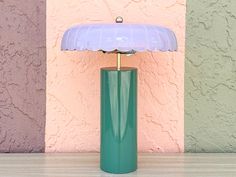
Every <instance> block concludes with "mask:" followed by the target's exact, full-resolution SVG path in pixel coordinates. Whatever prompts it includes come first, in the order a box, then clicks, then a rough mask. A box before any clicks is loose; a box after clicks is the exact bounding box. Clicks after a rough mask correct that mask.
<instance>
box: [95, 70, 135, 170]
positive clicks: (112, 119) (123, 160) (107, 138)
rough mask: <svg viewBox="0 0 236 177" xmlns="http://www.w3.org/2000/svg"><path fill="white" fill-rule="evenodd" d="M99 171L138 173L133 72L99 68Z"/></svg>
mask: <svg viewBox="0 0 236 177" xmlns="http://www.w3.org/2000/svg"><path fill="white" fill-rule="evenodd" d="M100 167H101V169H102V170H103V171H106V172H109V173H129V172H132V171H135V170H136V169H137V69H136V68H129V67H122V68H120V70H117V68H101V155H100Z"/></svg>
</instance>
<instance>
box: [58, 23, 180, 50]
mask: <svg viewBox="0 0 236 177" xmlns="http://www.w3.org/2000/svg"><path fill="white" fill-rule="evenodd" d="M61 49H62V50H91V51H99V50H101V51H106V52H111V51H119V52H140V51H176V50H177V42H176V37H175V34H174V33H173V32H172V31H171V30H170V29H168V28H165V27H160V26H154V25H141V24H123V23H116V24H89V25H78V26H74V27H72V28H69V29H68V30H67V31H66V32H65V33H64V36H63V39H62V43H61Z"/></svg>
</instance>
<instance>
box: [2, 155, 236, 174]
mask: <svg viewBox="0 0 236 177" xmlns="http://www.w3.org/2000/svg"><path fill="white" fill-rule="evenodd" d="M45 176H46V177H117V176H119V177H159V176H160V177H228V176H230V177H231V176H232V177H236V154H226V153H225V154H220V153H218V154H209V153H208V154H207V153H205V154H203V153H202V154H151V153H147V154H139V163H138V170H137V171H136V172H133V173H129V174H124V175H114V174H109V173H105V172H102V171H101V170H100V169H99V154H98V153H60V154H47V153H45V154H14V153H12V154H0V177H45Z"/></svg>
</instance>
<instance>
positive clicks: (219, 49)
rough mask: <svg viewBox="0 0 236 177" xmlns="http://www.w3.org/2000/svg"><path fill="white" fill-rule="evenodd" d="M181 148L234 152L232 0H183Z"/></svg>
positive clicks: (235, 17)
mask: <svg viewBox="0 0 236 177" xmlns="http://www.w3.org/2000/svg"><path fill="white" fill-rule="evenodd" d="M186 41H187V43H186V60H185V68H186V70H185V151H186V152H236V109H235V108H236V58H235V56H236V1H235V0H207V1H206V0H189V1H188V2H187V31H186Z"/></svg>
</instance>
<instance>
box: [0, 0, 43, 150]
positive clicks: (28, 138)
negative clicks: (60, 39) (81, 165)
mask: <svg viewBox="0 0 236 177" xmlns="http://www.w3.org/2000/svg"><path fill="white" fill-rule="evenodd" d="M0 12H1V15H0V21H1V24H0V152H44V149H45V122H46V0H41V1H37V0H31V1H27V3H22V2H20V1H19V2H18V1H4V0H2V1H0Z"/></svg>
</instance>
